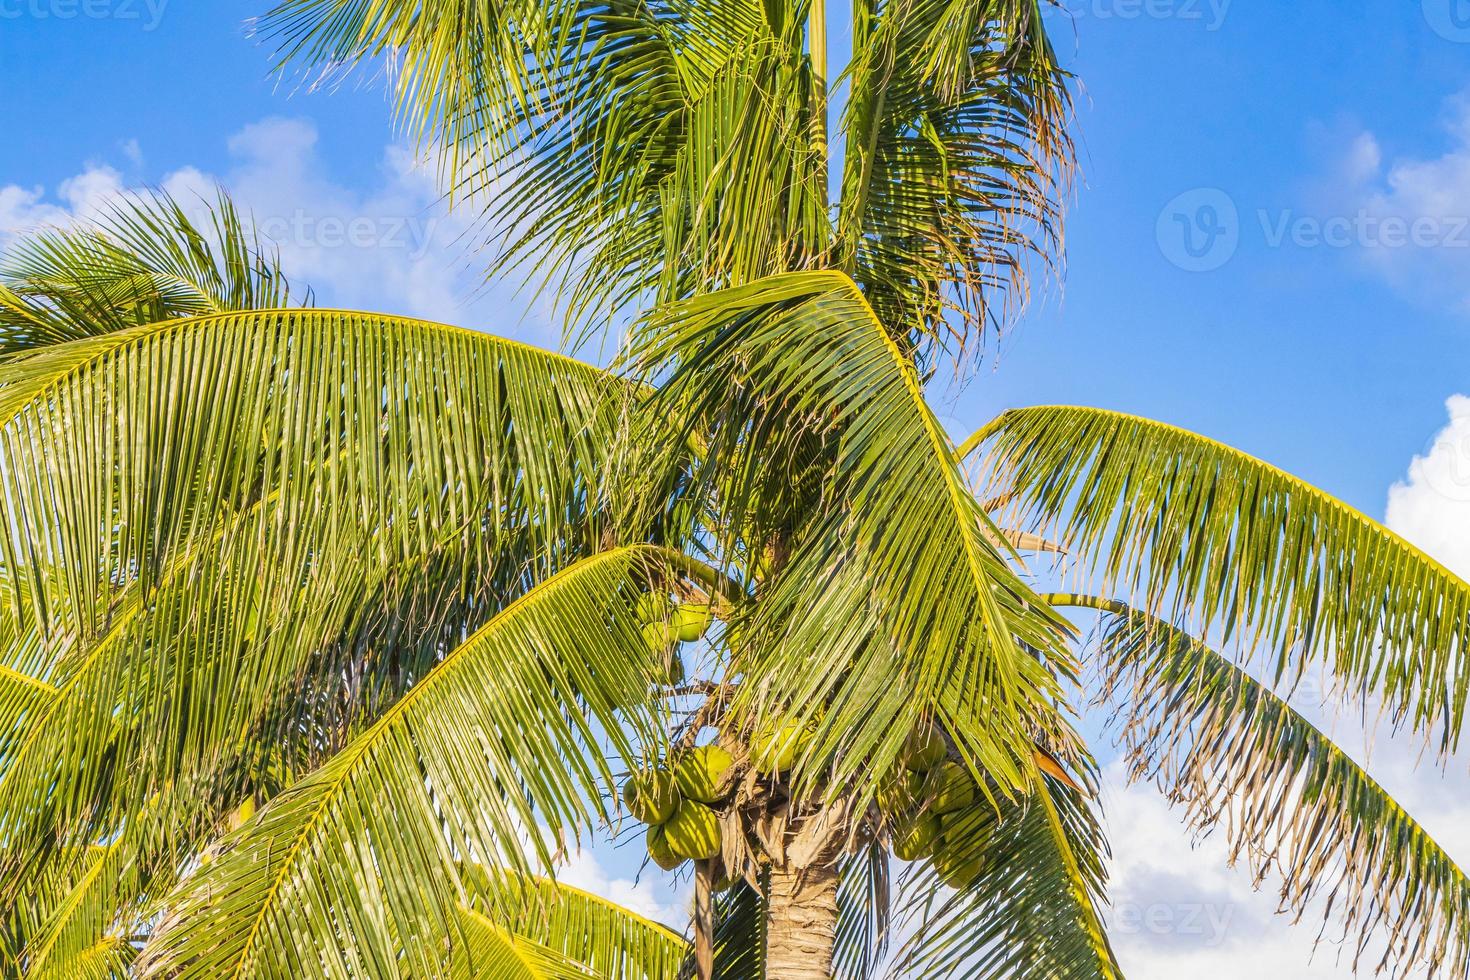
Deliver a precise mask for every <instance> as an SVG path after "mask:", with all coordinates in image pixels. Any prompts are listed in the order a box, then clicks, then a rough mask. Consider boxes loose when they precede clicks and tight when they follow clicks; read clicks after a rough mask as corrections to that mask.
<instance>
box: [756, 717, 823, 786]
mask: <svg viewBox="0 0 1470 980" xmlns="http://www.w3.org/2000/svg"><path fill="white" fill-rule="evenodd" d="M815 734H816V723H815V722H812V723H809V724H807V725H799V724H797V723H796V722H794V721H788V722H785V723H784V724H781V725H777V726H776V727H774V728H765V729H762V730H761V731H758V732H756V733H755V734H754V735H752V736H751V737H750V759H751V764H752V765H753V766H755V769H756V772H759V773H760V774H761V775H763V776H769V775H771V774H772V773H781V772H790V771H791V767H792V766H794V765H796V760H797V759H798V758H800V756H801V753H802V752H803V751H804V750H805V749H806V747H807V745H808V744H810V743H811V740H812V736H813V735H815Z"/></svg>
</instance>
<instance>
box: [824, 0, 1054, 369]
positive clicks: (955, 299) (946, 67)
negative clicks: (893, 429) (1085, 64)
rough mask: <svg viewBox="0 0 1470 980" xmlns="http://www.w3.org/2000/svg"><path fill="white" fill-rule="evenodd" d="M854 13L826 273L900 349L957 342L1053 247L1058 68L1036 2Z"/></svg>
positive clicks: (998, 310)
mask: <svg viewBox="0 0 1470 980" xmlns="http://www.w3.org/2000/svg"><path fill="white" fill-rule="evenodd" d="M855 9H857V10H859V11H862V12H861V13H860V14H858V15H857V20H856V23H855V29H854V56H853V63H852V65H851V66H850V68H849V70H848V78H847V82H848V86H849V89H850V93H851V94H850V98H849V99H848V101H847V105H846V109H845V111H844V120H843V129H844V134H845V139H846V146H847V153H846V158H845V164H844V167H845V172H844V175H843V186H842V203H841V206H840V212H839V218H838V237H839V239H840V242H841V244H840V248H841V255H842V267H843V268H845V269H847V270H848V271H849V272H850V273H851V274H852V275H853V277H854V278H855V279H856V280H857V281H858V282H859V283H861V284H862V287H863V291H864V294H865V295H866V296H867V298H868V301H869V302H870V303H871V304H872V305H873V307H874V309H875V310H877V311H878V315H879V316H880V317H881V318H882V319H883V320H884V322H886V323H892V324H902V325H905V326H906V327H907V328H908V329H909V331H910V334H909V336H908V337H907V338H906V339H907V340H908V342H909V343H910V344H912V345H914V346H915V347H917V346H918V345H919V344H921V343H922V342H923V341H924V340H926V339H927V340H932V341H938V342H940V343H946V342H948V341H953V342H954V346H955V347H957V348H959V349H962V348H963V347H964V345H965V343H966V342H967V340H968V339H969V338H970V337H971V336H972V335H973V334H975V333H979V332H981V331H983V330H984V329H986V328H988V327H990V326H992V325H995V326H999V325H1000V323H1001V321H1002V320H1003V319H1004V310H1005V306H1006V304H1008V303H1010V302H1012V301H1013V300H1014V299H1016V298H1017V297H1023V296H1024V295H1025V291H1026V276H1027V266H1028V264H1030V263H1029V260H1030V259H1033V258H1035V259H1039V260H1040V261H1042V262H1049V261H1051V259H1052V257H1053V256H1054V255H1055V254H1056V253H1057V252H1058V251H1059V249H1060V244H1061V231H1060V224H1061V207H1062V201H1061V198H1062V196H1063V191H1064V188H1065V182H1066V177H1067V173H1068V171H1069V169H1070V165H1071V145H1070V141H1069V138H1068V136H1067V134H1066V129H1065V124H1066V122H1067V118H1066V117H1067V113H1068V95H1067V90H1066V86H1065V77H1064V75H1063V73H1062V71H1061V69H1060V68H1059V67H1058V63H1057V58H1056V55H1055V53H1054V52H1053V51H1052V48H1051V43H1050V41H1049V40H1048V39H1047V36H1046V32H1045V30H1044V29H1043V27H1042V23H1041V4H1039V3H1037V2H1036V0H1001V2H996V0H893V2H889V3H884V4H881V5H879V4H875V5H873V7H872V8H871V12H869V11H867V10H864V8H862V7H861V6H859V7H856V8H855Z"/></svg>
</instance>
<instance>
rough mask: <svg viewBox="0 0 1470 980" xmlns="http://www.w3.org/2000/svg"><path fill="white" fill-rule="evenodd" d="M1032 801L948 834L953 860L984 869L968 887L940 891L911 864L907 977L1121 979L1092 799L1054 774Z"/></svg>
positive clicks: (898, 965)
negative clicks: (1106, 914) (1107, 924)
mask: <svg viewBox="0 0 1470 980" xmlns="http://www.w3.org/2000/svg"><path fill="white" fill-rule="evenodd" d="M1037 785H1038V787H1039V789H1038V791H1037V792H1036V793H1035V794H1034V795H1033V796H1031V797H1030V798H1028V799H1025V800H1022V801H1019V802H1017V803H1015V804H1008V805H1006V806H1004V807H1003V808H1002V809H1001V810H1000V811H998V812H997V811H992V810H988V809H982V810H979V811H975V812H974V814H973V815H972V816H971V817H969V818H968V821H967V823H968V825H961V826H960V828H959V829H957V830H946V832H945V835H944V840H943V846H944V848H945V849H946V850H947V851H948V852H949V853H948V854H947V855H946V860H948V861H951V862H953V863H955V864H957V865H961V866H963V865H965V864H967V863H971V864H973V865H974V869H975V870H974V872H972V874H973V877H971V879H970V881H969V883H968V884H967V885H966V886H965V887H963V888H962V889H960V890H958V891H955V892H949V891H948V890H943V891H941V890H939V889H938V888H937V887H936V884H937V883H936V881H935V879H934V878H933V876H932V875H931V873H930V872H929V870H928V868H927V867H925V866H922V865H916V866H913V867H911V869H910V871H909V872H908V873H907V874H906V875H905V876H904V881H903V883H902V885H901V886H900V890H899V899H898V904H899V906H900V907H901V908H904V909H906V910H907V912H906V914H905V915H904V917H902V918H901V919H900V921H899V925H898V928H899V930H900V932H906V933H909V934H911V936H912V938H911V939H910V940H909V941H908V942H907V943H906V944H905V945H904V946H903V947H902V948H901V949H900V950H899V951H898V954H897V956H896V958H895V962H894V964H893V974H894V975H895V976H900V977H914V978H919V977H956V978H967V980H969V978H976V980H978V978H986V980H1053V978H1069V980H1070V978H1074V977H1075V978H1078V980H1081V978H1097V980H1121V978H1122V976H1123V973H1122V969H1121V968H1120V967H1119V965H1118V962H1117V960H1116V958H1115V955H1114V953H1113V950H1112V945H1111V943H1110V942H1109V941H1108V937H1107V934H1106V932H1105V931H1104V925H1103V921H1102V915H1101V912H1100V910H1101V909H1102V907H1103V905H1104V895H1105V891H1106V879H1107V874H1106V867H1105V862H1106V859H1107V856H1108V851H1107V842H1106V840H1105V837H1104V834H1103V831H1102V827H1101V825H1100V823H1099V821H1098V818H1097V814H1096V813H1095V812H1094V810H1093V808H1092V806H1091V805H1090V804H1089V802H1088V801H1087V800H1086V799H1085V798H1084V797H1083V796H1082V795H1081V794H1080V793H1078V792H1076V791H1075V790H1073V789H1070V788H1069V787H1066V786H1064V785H1062V784H1061V783H1060V782H1057V781H1055V780H1052V779H1050V778H1047V777H1041V778H1040V779H1039V781H1038V784H1037Z"/></svg>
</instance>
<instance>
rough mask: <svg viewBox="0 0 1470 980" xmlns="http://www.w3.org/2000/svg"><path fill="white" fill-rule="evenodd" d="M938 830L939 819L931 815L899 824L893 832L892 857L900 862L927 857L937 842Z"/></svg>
mask: <svg viewBox="0 0 1470 980" xmlns="http://www.w3.org/2000/svg"><path fill="white" fill-rule="evenodd" d="M939 828H940V824H939V817H938V816H937V815H936V814H932V813H926V814H923V815H921V816H919V817H917V818H915V819H913V820H911V821H907V822H905V823H900V824H899V825H898V826H896V827H894V830H893V856H894V857H896V858H898V859H899V860H900V861H918V860H919V859H921V858H926V857H929V856H930V855H931V854H933V853H934V848H935V845H936V844H937V843H938V842H939Z"/></svg>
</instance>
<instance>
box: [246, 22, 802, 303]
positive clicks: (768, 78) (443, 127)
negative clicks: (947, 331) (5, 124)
mask: <svg viewBox="0 0 1470 980" xmlns="http://www.w3.org/2000/svg"><path fill="white" fill-rule="evenodd" d="M800 7H801V5H799V4H791V5H788V4H786V3H775V4H773V3H764V2H760V0H720V2H717V3H692V2H689V0H653V2H649V0H611V2H605V3H604V2H599V3H586V2H581V0H562V2H555V0H519V2H512V3H508V4H498V5H494V6H486V5H483V4H476V3H467V2H463V0H444V2H440V3H430V4H422V5H414V6H411V7H407V6H404V5H402V4H398V3H394V2H391V0H286V2H283V3H281V4H279V5H278V6H277V7H276V8H275V9H274V10H273V11H272V12H271V13H270V14H268V15H267V16H266V17H265V18H264V20H263V22H262V29H263V30H264V31H265V32H266V33H269V34H271V35H273V36H275V37H276V38H277V39H278V41H279V43H280V46H281V48H282V51H283V54H284V56H285V57H286V58H287V59H288V60H289V61H294V62H296V63H297V64H301V65H305V66H320V67H323V68H324V69H326V70H327V71H328V72H329V73H335V72H337V71H340V70H342V69H343V68H344V67H351V66H353V65H356V64H359V63H361V62H363V61H365V60H372V59H376V58H377V57H379V56H382V57H384V58H386V59H387V61H388V64H389V66H390V71H391V73H392V76H393V80H392V85H393V88H394V91H395V93H396V96H397V98H398V101H399V106H400V110H401V113H402V115H403V117H404V118H405V120H406V121H407V122H408V124H409V127H410V129H411V130H412V131H413V132H414V133H416V134H417V135H419V136H423V137H428V138H429V139H431V141H432V143H433V144H434V146H435V147H436V148H438V149H440V150H442V152H443V162H444V167H445V170H446V171H447V175H448V178H449V181H450V183H451V185H452V186H453V187H454V190H455V193H457V194H461V195H464V196H465V197H467V198H470V199H476V200H478V201H479V202H480V203H481V204H482V205H483V207H484V208H485V213H484V218H485V226H486V230H487V234H488V236H489V239H490V242H491V243H492V244H493V245H494V246H495V247H496V248H497V250H498V252H499V256H498V258H497V261H496V264H495V266H494V267H493V268H494V271H509V270H512V269H516V270H519V271H520V272H522V273H523V274H524V275H526V276H527V278H528V279H529V280H531V281H534V282H535V283H536V285H537V286H538V287H539V286H540V285H541V284H542V283H551V284H553V285H554V286H556V288H557V292H558V296H559V298H561V299H562V300H563V301H564V303H565V306H566V308H567V309H568V311H569V313H570V315H571V317H572V319H573V320H578V321H580V320H590V321H591V322H593V323H596V324H601V323H604V322H605V321H606V319H607V318H608V317H610V316H611V315H612V314H613V313H615V312H617V311H619V310H622V309H624V308H625V307H627V306H628V305H630V304H634V305H636V304H638V303H639V302H641V301H642V300H643V299H644V298H646V294H648V293H650V292H652V293H654V294H657V295H659V296H662V297H665V298H668V297H673V296H683V295H689V294H690V293H691V292H693V291H697V290H700V289H707V288H712V287H714V286H718V285H722V284H728V283H730V282H738V281H746V280H748V279H751V278H755V277H757V276H760V275H764V274H768V273H771V272H775V271H779V270H780V269H783V268H787V267H788V265H789V263H791V262H792V261H795V262H796V264H797V265H805V264H807V262H808V260H809V259H810V257H811V256H813V255H815V254H817V253H819V252H822V251H824V250H825V249H826V248H827V246H828V244H829V239H830V228H829V222H828V220H827V217H826V210H827V201H826V195H825V191H824V189H823V185H822V181H821V180H820V176H821V174H822V173H823V172H824V169H823V168H824V167H825V161H824V159H823V158H822V156H821V154H820V152H818V150H817V149H815V148H814V147H813V139H812V129H811V127H812V125H813V118H812V100H811V89H812V84H813V83H812V74H811V68H810V64H809V62H808V61H807V58H806V55H805V53H804V52H803V35H802V28H803V17H804V15H803V14H802V13H801V12H800ZM490 191H494V193H488V192H490Z"/></svg>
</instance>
